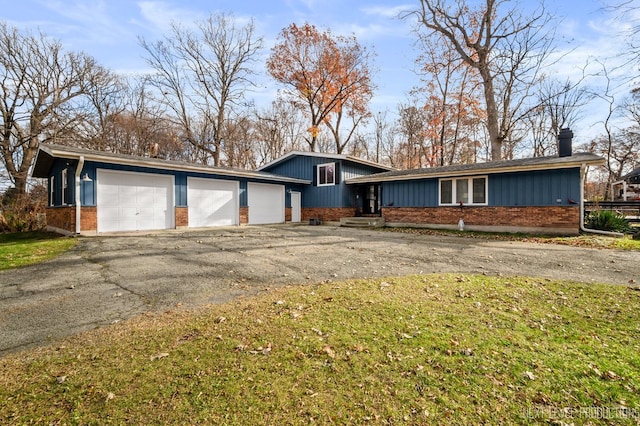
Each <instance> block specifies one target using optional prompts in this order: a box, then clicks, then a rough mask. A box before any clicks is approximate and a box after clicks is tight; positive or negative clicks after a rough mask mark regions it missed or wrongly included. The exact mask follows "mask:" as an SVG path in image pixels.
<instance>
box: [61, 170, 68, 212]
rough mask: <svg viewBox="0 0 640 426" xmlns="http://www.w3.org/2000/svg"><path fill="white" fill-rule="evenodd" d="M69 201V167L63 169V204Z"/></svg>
mask: <svg viewBox="0 0 640 426" xmlns="http://www.w3.org/2000/svg"><path fill="white" fill-rule="evenodd" d="M68 201H69V179H67V169H64V170H62V205H66V204H67V203H68Z"/></svg>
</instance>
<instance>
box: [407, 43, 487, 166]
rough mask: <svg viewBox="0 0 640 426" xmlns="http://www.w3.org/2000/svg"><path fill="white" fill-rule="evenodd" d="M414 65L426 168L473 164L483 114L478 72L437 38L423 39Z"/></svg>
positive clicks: (475, 157)
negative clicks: (423, 118) (421, 99)
mask: <svg viewBox="0 0 640 426" xmlns="http://www.w3.org/2000/svg"><path fill="white" fill-rule="evenodd" d="M420 42H421V51H422V52H423V53H422V55H420V56H419V58H418V60H417V64H418V66H419V68H420V71H419V73H420V74H421V76H422V77H421V79H422V81H423V86H421V87H419V88H417V89H416V90H415V93H416V94H417V95H422V96H424V98H425V101H424V102H425V106H424V108H425V111H426V128H425V132H426V136H425V137H426V139H427V145H428V148H427V150H428V152H429V154H428V157H427V164H426V165H427V166H429V167H436V166H445V165H450V164H460V163H475V162H476V159H477V146H476V144H477V142H476V141H477V139H478V137H477V134H478V133H479V132H480V131H481V130H480V128H481V126H482V125H483V119H484V115H485V114H484V110H483V109H482V106H481V102H480V101H479V99H480V98H481V96H482V95H481V94H480V93H478V88H479V87H480V86H481V85H480V84H479V81H478V73H477V71H476V70H475V69H474V68H472V67H469V66H468V65H467V64H466V63H465V62H464V61H462V60H461V59H460V58H459V55H456V54H455V49H454V48H452V47H448V46H449V44H450V43H449V41H448V40H447V39H446V38H445V37H442V36H439V35H437V34H435V35H433V36H431V37H427V38H423V39H421V40H420Z"/></svg>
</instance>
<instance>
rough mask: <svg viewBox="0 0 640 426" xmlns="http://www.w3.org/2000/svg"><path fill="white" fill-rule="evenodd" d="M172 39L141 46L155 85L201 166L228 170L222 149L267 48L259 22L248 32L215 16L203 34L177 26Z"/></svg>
mask: <svg viewBox="0 0 640 426" xmlns="http://www.w3.org/2000/svg"><path fill="white" fill-rule="evenodd" d="M171 28H172V33H171V34H170V35H168V36H166V37H165V38H164V39H163V40H160V41H157V42H154V43H150V42H147V41H145V40H141V45H142V47H143V48H144V49H145V50H146V51H147V53H148V57H147V63H148V64H149V65H150V66H151V67H152V68H153V69H154V70H155V71H156V74H155V75H154V76H153V80H152V81H153V84H154V85H155V87H156V88H158V89H159V91H160V93H161V94H162V102H163V103H164V104H165V105H166V106H167V109H168V111H171V114H170V116H171V119H172V120H173V122H174V123H175V124H176V125H177V126H179V127H180V128H181V133H182V134H181V135H180V137H181V138H182V139H183V140H185V141H186V142H188V143H189V144H191V145H192V146H193V148H194V150H195V157H194V159H196V160H197V161H200V162H202V163H205V164H206V163H208V162H209V161H212V162H213V164H214V165H216V166H218V165H221V164H222V161H221V160H222V159H221V154H222V152H223V148H222V145H223V143H224V140H225V137H226V134H225V129H226V124H227V123H226V122H227V120H228V117H229V115H230V111H231V110H232V109H233V108H234V107H238V106H240V104H241V102H242V101H243V100H244V95H245V93H246V91H247V90H248V89H249V88H250V87H251V86H252V85H253V84H254V83H253V82H252V80H251V76H252V75H253V74H254V69H253V67H252V65H253V64H254V63H255V61H256V59H257V55H258V53H259V52H260V49H261V48H262V38H259V37H256V35H255V27H254V23H253V21H250V22H249V23H248V24H246V25H244V26H240V25H238V24H237V23H236V21H235V19H234V18H233V16H231V15H212V16H210V17H209V18H208V19H207V20H205V21H203V22H199V23H197V30H196V31H192V30H190V29H187V28H184V27H181V26H179V25H178V24H175V23H174V24H172V26H171Z"/></svg>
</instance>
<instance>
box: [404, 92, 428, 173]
mask: <svg viewBox="0 0 640 426" xmlns="http://www.w3.org/2000/svg"><path fill="white" fill-rule="evenodd" d="M398 115H399V116H400V118H399V119H398V128H397V129H398V132H399V133H400V135H401V137H402V139H401V141H400V146H399V147H398V148H399V153H398V154H399V155H397V157H396V164H397V166H396V167H399V168H402V169H414V168H420V167H425V166H426V165H427V164H428V158H429V156H430V155H431V152H428V151H427V149H426V146H425V140H426V123H427V114H426V111H425V109H424V108H422V107H421V106H418V105H416V104H415V103H412V104H400V105H398Z"/></svg>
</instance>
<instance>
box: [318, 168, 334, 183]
mask: <svg viewBox="0 0 640 426" xmlns="http://www.w3.org/2000/svg"><path fill="white" fill-rule="evenodd" d="M335 171H336V165H335V163H328V164H319V165H318V186H328V185H335V184H336V176H335Z"/></svg>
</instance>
